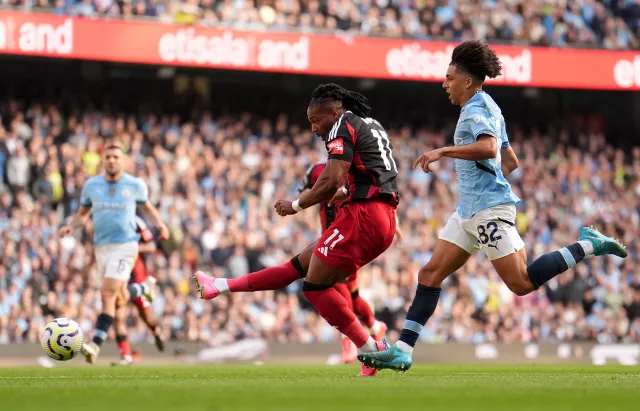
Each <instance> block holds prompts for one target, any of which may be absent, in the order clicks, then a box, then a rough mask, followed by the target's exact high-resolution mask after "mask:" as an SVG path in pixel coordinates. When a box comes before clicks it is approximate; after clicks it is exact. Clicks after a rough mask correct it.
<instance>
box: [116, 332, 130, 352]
mask: <svg viewBox="0 0 640 411" xmlns="http://www.w3.org/2000/svg"><path fill="white" fill-rule="evenodd" d="M116 341H117V342H118V350H120V356H121V357H124V356H125V355H131V347H129V341H128V340H127V337H125V336H122V335H118V336H116Z"/></svg>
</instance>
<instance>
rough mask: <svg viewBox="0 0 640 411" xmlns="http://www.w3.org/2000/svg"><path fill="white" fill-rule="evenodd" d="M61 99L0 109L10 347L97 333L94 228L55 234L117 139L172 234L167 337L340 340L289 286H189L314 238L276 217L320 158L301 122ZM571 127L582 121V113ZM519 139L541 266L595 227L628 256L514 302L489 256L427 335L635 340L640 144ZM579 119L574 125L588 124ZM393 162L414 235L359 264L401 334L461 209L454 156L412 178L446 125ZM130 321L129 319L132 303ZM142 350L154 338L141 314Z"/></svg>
mask: <svg viewBox="0 0 640 411" xmlns="http://www.w3.org/2000/svg"><path fill="white" fill-rule="evenodd" d="M58 107H59V106H57V105H55V104H32V105H30V106H26V105H25V104H24V103H23V102H20V101H15V100H12V101H2V102H1V103H0V113H1V115H2V120H3V125H2V126H0V233H1V234H0V343H13V342H21V341H37V340H38V338H39V335H40V332H41V329H42V327H43V325H44V324H45V323H46V322H47V321H48V320H49V319H51V318H54V317H58V316H63V317H70V318H74V319H77V320H78V322H79V323H80V324H81V327H82V328H83V329H84V330H85V331H89V330H90V329H91V327H92V325H93V323H94V321H95V317H96V315H97V313H99V308H100V307H99V305H100V299H99V296H98V291H97V284H96V280H95V276H94V274H95V272H94V269H91V270H87V269H86V265H87V263H88V261H89V260H90V253H91V252H92V247H91V241H90V232H91V226H90V223H88V226H87V227H86V230H85V231H84V234H80V233H77V234H76V236H75V237H66V238H64V239H62V240H61V239H59V238H58V237H57V235H56V231H57V228H58V227H59V225H60V224H61V223H62V222H63V220H64V218H66V217H68V216H69V215H70V214H71V213H73V212H74V211H75V210H77V208H78V199H79V195H80V190H81V187H82V185H83V183H84V182H85V181H86V179H87V178H88V177H89V176H92V175H95V174H97V173H99V172H100V152H101V146H102V144H103V141H104V139H105V138H108V137H111V136H118V137H119V138H120V139H122V140H123V141H125V143H126V147H127V151H128V154H129V157H128V159H129V163H128V165H127V167H128V170H129V171H130V172H132V173H135V174H136V175H138V176H141V177H142V178H143V179H144V180H145V181H146V182H147V184H148V187H149V192H150V198H151V200H152V201H153V202H154V203H155V204H157V205H158V206H159V209H160V210H161V212H162V214H163V216H164V218H165V221H166V222H167V224H168V226H169V228H170V231H171V239H170V240H168V241H167V242H164V243H163V244H161V252H158V253H157V254H156V255H155V256H152V257H150V258H148V259H147V265H148V268H149V270H150V272H151V273H152V274H153V275H154V276H156V277H157V279H158V287H159V292H158V296H157V298H156V299H155V300H154V301H153V304H152V306H153V311H154V312H155V313H156V315H157V316H158V317H159V318H160V320H161V322H160V324H161V328H162V332H163V333H164V335H165V337H166V338H168V339H173V340H181V341H187V340H189V341H194V340H201V341H206V342H208V343H211V344H213V345H216V344H220V343H224V342H228V341H232V340H236V339H241V338H246V337H256V336H261V337H265V338H267V339H272V340H277V341H282V342H285V341H297V342H312V341H322V342H327V341H333V340H336V339H337V337H338V336H337V332H336V331H335V330H334V329H333V328H331V327H330V326H329V325H328V324H327V323H326V322H325V321H324V320H323V319H322V318H319V317H318V316H317V314H316V313H315V311H314V310H313V309H311V307H310V306H309V305H308V304H307V302H306V301H305V300H304V298H303V297H302V296H301V293H300V286H301V284H299V282H298V283H294V284H292V285H291V286H289V288H288V289H286V290H285V291H284V292H283V291H278V292H260V293H246V294H232V295H229V296H227V297H225V298H217V299H216V300H214V301H212V302H203V301H201V300H199V299H198V298H196V293H195V291H194V289H193V286H190V284H189V282H188V278H189V276H190V275H191V274H192V272H193V271H194V270H195V269H196V268H199V269H205V270H210V271H212V272H213V273H214V274H216V275H218V276H222V275H224V276H234V277H237V276H240V275H243V274H245V273H247V272H250V271H254V270H257V269H260V268H263V267H265V266H272V265H276V264H281V263H282V262H284V261H286V260H287V259H288V258H290V257H291V256H292V255H295V253H296V252H298V251H300V250H301V249H302V247H304V245H306V244H309V243H311V242H312V241H313V240H314V239H315V238H316V237H317V236H318V235H319V217H318V215H317V211H316V210H314V209H310V210H305V212H303V213H300V214H298V215H296V216H292V217H288V218H281V217H279V216H277V215H276V214H275V212H274V209H273V207H272V206H273V204H274V202H275V201H276V200H277V199H279V198H289V199H293V198H295V197H296V195H297V194H296V193H297V188H298V184H299V182H300V180H301V178H302V177H303V176H304V174H305V170H306V168H307V167H308V166H309V165H310V164H312V163H314V162H317V161H321V160H323V159H324V158H326V153H325V152H324V147H323V146H322V143H321V142H320V141H314V139H313V137H312V134H311V132H310V131H309V129H308V126H307V125H298V124H290V123H289V120H288V118H287V117H286V116H285V115H280V116H277V117H276V118H270V119H269V118H258V117H256V116H252V115H249V114H244V115H241V116H236V117H230V116H222V117H216V118H214V117H213V116H212V115H211V114H209V113H207V112H203V113H202V114H201V115H200V116H199V117H198V120H197V121H188V122H181V120H180V117H179V116H177V115H176V116H161V117H158V116H155V115H146V116H140V117H133V116H125V115H112V114H108V113H107V112H100V111H96V110H93V109H86V110H84V111H81V110H79V109H78V107H76V108H75V110H71V111H69V112H66V113H62V112H61V110H60V109H59V108H58ZM571 124H574V125H580V124H582V125H583V126H584V127H587V124H591V123H588V122H587V119H582V120H580V119H575V118H574V119H572V122H571ZM511 126H512V127H513V128H512V129H511V131H510V138H511V141H512V145H513V148H514V150H515V151H516V153H517V154H518V155H519V157H520V160H521V168H520V169H519V170H517V171H516V172H515V173H514V174H513V175H512V176H510V180H511V181H512V183H513V185H514V189H515V191H516V193H517V194H518V195H519V196H520V197H521V198H523V199H524V201H523V202H522V204H521V205H520V207H519V212H518V217H517V227H518V229H519V231H520V232H521V233H522V235H523V239H524V240H525V242H526V244H527V245H528V248H527V249H528V252H529V258H530V259H531V258H533V257H534V256H537V255H540V254H542V253H543V252H548V251H551V250H554V249H557V248H558V247H559V246H560V245H562V244H568V243H571V242H572V241H574V239H575V238H576V235H577V232H578V230H579V228H580V227H581V226H582V225H589V224H597V226H598V227H599V228H601V229H602V230H603V231H604V232H605V233H607V234H609V235H615V236H617V237H619V238H620V239H621V240H622V241H624V242H625V243H626V244H627V245H628V250H629V254H630V256H629V257H628V258H627V259H626V260H624V261H623V260H620V259H617V258H616V257H607V258H597V259H595V258H594V259H589V260H587V262H586V263H582V264H579V265H578V266H577V267H576V268H575V269H573V270H571V272H569V273H566V274H564V275H561V276H559V277H558V278H557V279H556V280H553V281H552V282H550V283H549V284H548V286H546V287H544V288H542V289H540V290H538V291H537V292H535V293H533V294H530V295H528V296H526V297H516V296H515V295H513V294H512V293H511V292H510V291H509V290H508V289H507V288H506V286H505V285H504V284H503V283H502V282H501V281H500V279H499V278H498V277H497V275H496V274H495V272H494V270H493V269H492V267H491V266H490V264H489V262H488V261H487V260H486V259H485V258H484V256H483V255H481V254H478V255H477V256H476V257H474V258H472V259H471V260H470V262H469V263H468V264H467V265H466V266H465V267H464V268H463V269H461V270H460V271H459V272H458V273H455V274H454V275H453V276H452V277H450V279H449V280H447V282H446V283H445V286H444V291H443V293H442V297H441V300H440V304H439V306H438V309H437V311H436V314H435V315H434V316H433V317H432V319H431V321H430V322H429V323H428V325H427V326H426V327H425V329H424V331H423V333H422V335H421V338H422V339H423V340H425V341H430V342H445V341H459V342H473V343H478V342H483V341H504V342H528V341H574V340H593V341H599V342H601V343H605V342H614V341H635V342H640V272H638V271H637V270H636V269H635V266H636V265H637V263H638V258H639V253H638V251H639V250H638V249H637V245H636V244H637V241H636V239H637V238H638V236H639V234H640V147H636V148H634V149H633V150H632V151H629V152H623V151H622V150H619V149H616V148H614V147H611V146H610V145H608V144H607V142H606V140H605V137H604V136H603V135H602V134H601V133H599V132H598V131H597V129H596V128H593V129H591V130H588V129H585V128H576V129H575V130H569V129H567V130H563V131H561V132H560V133H559V134H558V135H557V136H554V138H551V136H546V135H541V134H537V133H534V134H530V135H526V136H525V135H524V134H523V132H522V130H520V129H518V127H517V126H516V125H515V124H511ZM576 127H577V126H576ZM389 132H390V136H391V140H392V142H393V144H394V155H395V158H396V160H397V164H398V168H399V170H400V175H399V187H400V192H401V204H400V207H399V209H398V213H399V220H400V224H401V229H402V231H403V232H404V238H403V240H402V242H400V243H398V244H395V245H394V246H392V247H391V248H390V249H389V250H388V251H387V252H386V253H385V254H384V255H383V256H381V257H380V258H379V259H377V260H376V261H375V262H374V263H372V264H371V265H370V266H367V267H365V268H363V269H362V270H361V272H360V274H361V275H360V284H361V291H360V294H361V295H362V296H364V297H365V299H367V300H368V301H369V302H371V303H372V304H373V306H374V307H375V309H376V312H377V316H378V317H379V319H381V320H384V321H386V322H387V323H388V324H389V325H390V328H391V334H390V336H391V338H392V339H395V337H397V330H398V329H399V328H401V321H402V319H403V318H404V314H405V312H406V310H407V309H408V304H409V303H410V301H411V298H412V295H411V294H412V293H413V290H414V289H415V283H416V279H417V272H418V269H419V267H420V266H421V265H422V264H424V263H426V262H427V261H428V260H429V258H430V256H431V251H432V248H433V245H434V242H435V239H436V238H437V233H438V230H439V229H440V228H442V227H443V225H444V223H445V221H446V219H447V218H448V216H449V215H450V213H451V212H452V211H453V210H452V205H453V204H455V201H456V194H455V193H456V177H455V172H454V169H453V163H452V162H449V161H443V162H441V163H439V164H438V168H437V171H436V172H435V173H434V174H424V173H422V172H421V171H412V170H411V164H412V162H413V161H414V159H415V158H417V156H419V154H420V153H422V152H423V151H424V150H426V149H429V148H433V147H437V146H443V145H445V144H446V143H447V138H446V133H445V132H444V131H443V130H435V129H428V128H416V129H411V128H409V127H405V128H400V129H390V130H389ZM132 312H133V311H132ZM129 323H130V325H131V327H132V328H131V329H132V334H131V340H132V341H133V342H142V341H144V340H145V339H147V338H149V335H148V334H147V332H146V330H145V328H144V326H143V325H142V324H141V322H140V321H138V320H137V317H135V316H134V315H132V316H131V317H130V320H129Z"/></svg>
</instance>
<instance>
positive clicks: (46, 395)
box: [0, 365, 640, 411]
mask: <svg viewBox="0 0 640 411" xmlns="http://www.w3.org/2000/svg"><path fill="white" fill-rule="evenodd" d="M357 371H358V368H357V367H356V366H338V367H328V366H288V365H287V366H285V365H262V366H255V365H252V366H246V365H242V366H239V365H209V366H186V365H185V366H167V367H147V366H142V365H140V366H133V367H128V368H109V367H105V366H103V367H100V366H98V367H89V366H86V367H59V368H54V369H43V368H33V367H26V368H4V369H2V368H0V409H1V410H3V411H23V410H24V411H31V410H33V411H35V410H38V411H41V410H61V411H75V410H82V411H102V410H105V411H106V410H109V411H125V410H135V411H164V410H171V411H191V410H194V411H196V410H197V411H226V410H230V411H231V410H252V411H254V410H255V411H271V410H273V411H283V410H296V411H307V410H323V411H338V410H354V409H356V410H386V411H396V410H397V411H408V410H421V411H424V410H429V411H432V410H446V411H455V410H472V411H480V410H490V411H498V410H509V411H515V410H536V411H552V410H562V411H567V410H580V411H588V410H597V411H603V410H615V411H623V410H632V409H640V367H621V366H605V367H594V366H586V365H585V366H568V365H553V366H547V365H518V366H515V365H514V366H492V365H473V366H471V365H469V366H441V365H432V366H430V365H420V366H414V367H413V368H412V369H411V370H410V371H409V372H407V373H405V374H396V373H394V372H389V371H386V372H385V371H383V372H381V373H379V375H378V377H375V378H358V377H356V376H355V374H356V373H357Z"/></svg>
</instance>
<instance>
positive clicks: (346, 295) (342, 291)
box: [333, 283, 353, 311]
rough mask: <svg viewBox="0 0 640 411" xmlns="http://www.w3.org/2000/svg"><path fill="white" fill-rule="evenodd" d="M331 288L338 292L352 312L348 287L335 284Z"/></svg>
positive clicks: (342, 284)
mask: <svg viewBox="0 0 640 411" xmlns="http://www.w3.org/2000/svg"><path fill="white" fill-rule="evenodd" d="M333 287H334V288H335V289H336V290H338V292H339V293H340V295H342V297H343V298H344V299H345V301H346V302H347V304H348V305H349V309H350V310H351V311H353V302H352V300H351V292H350V291H349V287H348V286H347V285H346V284H344V283H336V284H335V285H334V286H333Z"/></svg>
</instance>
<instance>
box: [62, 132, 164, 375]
mask: <svg viewBox="0 0 640 411" xmlns="http://www.w3.org/2000/svg"><path fill="white" fill-rule="evenodd" d="M123 160H124V153H123V151H122V147H121V145H120V144H119V143H118V142H109V143H107V145H106V146H105V148H104V152H103V158H102V161H103V166H104V174H100V175H98V176H95V177H92V178H90V179H89V180H87V182H86V183H85V185H84V186H83V187H82V193H81V195H80V208H79V210H78V213H77V214H76V215H74V216H73V218H72V219H71V223H70V224H69V225H68V226H64V227H62V228H61V229H60V232H59V234H60V235H61V236H67V235H71V234H72V233H73V231H74V230H75V229H76V228H78V227H80V226H82V225H83V224H84V222H85V221H86V218H87V217H88V216H89V213H91V218H92V219H93V242H94V252H95V259H96V263H97V267H98V277H99V279H100V282H101V283H102V288H101V290H100V295H101V298H102V313H101V314H100V315H99V316H98V318H97V320H96V325H95V330H94V333H93V340H92V342H87V343H85V344H84V345H83V347H82V354H83V355H84V356H85V358H86V359H87V362H89V363H90V364H93V363H95V362H96V360H97V358H98V355H99V353H100V346H101V345H102V343H103V342H104V341H105V340H106V339H107V335H108V331H109V328H111V325H113V322H114V319H115V315H116V303H117V300H118V299H119V298H120V299H121V298H123V297H124V298H127V297H128V298H127V299H129V298H130V299H131V300H135V299H136V298H138V297H140V296H142V295H146V296H148V297H149V298H151V297H152V293H153V290H151V289H150V287H148V285H147V284H133V285H129V286H128V287H127V283H128V281H129V277H130V275H131V270H132V268H133V265H134V262H135V260H136V258H138V239H139V235H138V234H137V233H136V229H135V227H136V223H135V218H136V205H142V206H143V207H144V209H145V210H146V211H147V212H148V213H149V215H150V216H151V217H152V218H153V220H154V222H155V224H156V226H157V227H158V229H159V231H160V238H161V239H166V238H168V237H169V230H168V229H167V226H166V225H165V224H164V223H163V222H162V218H161V216H160V213H158V210H156V208H155V207H154V206H153V205H152V204H151V202H150V201H149V198H148V191H147V186H146V184H145V183H144V182H143V181H142V180H141V179H139V178H136V177H134V176H132V175H130V174H127V173H125V172H123Z"/></svg>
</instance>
